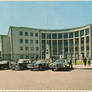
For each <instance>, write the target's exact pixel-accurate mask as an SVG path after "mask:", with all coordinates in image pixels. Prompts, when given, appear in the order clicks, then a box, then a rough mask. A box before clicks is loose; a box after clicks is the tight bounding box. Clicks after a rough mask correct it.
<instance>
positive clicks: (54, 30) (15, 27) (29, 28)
mask: <svg viewBox="0 0 92 92" xmlns="http://www.w3.org/2000/svg"><path fill="white" fill-rule="evenodd" d="M90 25H92V24H88V25H85V26H81V27H75V28H67V29H40V28H31V27H17V26H10V27H9V28H11V29H13V28H14V29H26V30H27V29H28V30H36V31H49V32H56V31H68V30H76V29H79V28H83V27H87V26H90Z"/></svg>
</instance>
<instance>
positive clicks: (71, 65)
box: [70, 59, 73, 68]
mask: <svg viewBox="0 0 92 92" xmlns="http://www.w3.org/2000/svg"><path fill="white" fill-rule="evenodd" d="M70 67H71V68H73V64H72V59H70Z"/></svg>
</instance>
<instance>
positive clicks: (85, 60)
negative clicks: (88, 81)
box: [83, 57, 87, 66]
mask: <svg viewBox="0 0 92 92" xmlns="http://www.w3.org/2000/svg"><path fill="white" fill-rule="evenodd" d="M83 62H84V66H86V64H87V59H86V57H85V58H84V60H83Z"/></svg>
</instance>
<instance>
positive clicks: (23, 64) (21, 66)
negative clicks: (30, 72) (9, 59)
mask: <svg viewBox="0 0 92 92" xmlns="http://www.w3.org/2000/svg"><path fill="white" fill-rule="evenodd" d="M30 62H31V61H30V59H19V60H18V62H13V63H11V69H12V70H25V69H27V64H29V63H30Z"/></svg>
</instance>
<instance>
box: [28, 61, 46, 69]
mask: <svg viewBox="0 0 92 92" xmlns="http://www.w3.org/2000/svg"><path fill="white" fill-rule="evenodd" d="M27 68H29V69H30V70H34V69H37V70H44V69H47V68H48V64H47V63H46V62H45V60H38V61H36V62H33V63H31V64H28V65H27Z"/></svg>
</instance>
